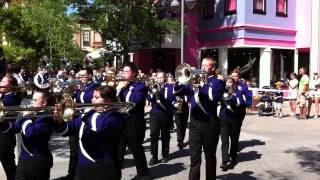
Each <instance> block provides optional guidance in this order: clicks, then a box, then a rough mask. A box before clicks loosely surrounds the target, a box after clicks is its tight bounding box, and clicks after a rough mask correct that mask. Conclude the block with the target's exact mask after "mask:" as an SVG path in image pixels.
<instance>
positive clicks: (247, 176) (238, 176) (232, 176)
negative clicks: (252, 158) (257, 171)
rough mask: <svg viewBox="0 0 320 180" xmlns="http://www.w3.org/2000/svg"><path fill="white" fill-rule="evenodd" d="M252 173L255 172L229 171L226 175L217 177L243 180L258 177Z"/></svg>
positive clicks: (251, 179)
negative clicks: (239, 172)
mask: <svg viewBox="0 0 320 180" xmlns="http://www.w3.org/2000/svg"><path fill="white" fill-rule="evenodd" d="M252 174H253V172H252V171H244V172H242V173H241V174H237V173H229V174H224V175H220V176H217V179H230V180H234V179H241V180H253V179H257V178H256V177H254V176H252Z"/></svg>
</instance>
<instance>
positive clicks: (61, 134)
mask: <svg viewBox="0 0 320 180" xmlns="http://www.w3.org/2000/svg"><path fill="white" fill-rule="evenodd" d="M68 130H69V126H68V124H67V126H66V128H65V129H64V130H63V131H62V132H60V133H56V134H57V135H58V136H63V135H65V134H66V133H67V132H68Z"/></svg>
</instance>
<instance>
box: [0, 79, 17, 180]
mask: <svg viewBox="0 0 320 180" xmlns="http://www.w3.org/2000/svg"><path fill="white" fill-rule="evenodd" d="M0 85H1V86H8V87H3V88H0V92H1V100H2V101H3V105H4V106H18V105H20V103H21V97H20V96H19V95H17V94H16V93H14V92H13V89H12V88H11V87H10V86H15V87H17V86H18V82H17V80H16V79H15V78H14V77H12V76H10V75H6V76H4V77H3V78H2V80H1V82H0ZM15 145H16V138H15V135H14V134H12V133H2V132H0V161H1V163H2V166H3V168H4V171H5V173H6V175H7V179H8V180H13V179H14V177H15V170H16V165H15V160H14V159H15V155H14V147H15Z"/></svg>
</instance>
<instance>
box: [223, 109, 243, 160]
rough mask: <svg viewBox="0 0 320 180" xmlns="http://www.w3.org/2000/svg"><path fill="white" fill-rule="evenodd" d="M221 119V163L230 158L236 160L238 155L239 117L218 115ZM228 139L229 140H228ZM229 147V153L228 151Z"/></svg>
mask: <svg viewBox="0 0 320 180" xmlns="http://www.w3.org/2000/svg"><path fill="white" fill-rule="evenodd" d="M220 120H221V155H222V163H227V162H229V160H230V158H231V159H232V160H236V159H237V157H238V145H239V135H238V133H239V132H238V130H239V127H240V122H239V119H237V118H234V117H230V116H228V115H220ZM229 139H230V141H229ZM229 147H230V153H229Z"/></svg>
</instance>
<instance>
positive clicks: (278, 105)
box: [274, 81, 283, 118]
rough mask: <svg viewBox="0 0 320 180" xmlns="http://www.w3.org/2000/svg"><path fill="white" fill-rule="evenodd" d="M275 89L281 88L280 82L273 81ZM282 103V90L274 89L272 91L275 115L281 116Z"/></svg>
mask: <svg viewBox="0 0 320 180" xmlns="http://www.w3.org/2000/svg"><path fill="white" fill-rule="evenodd" d="M275 85H276V89H277V90H282V82H280V81H278V82H276V83H275ZM282 104H283V92H282V91H276V92H275V93H274V109H275V111H276V114H275V117H279V118H282Z"/></svg>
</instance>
